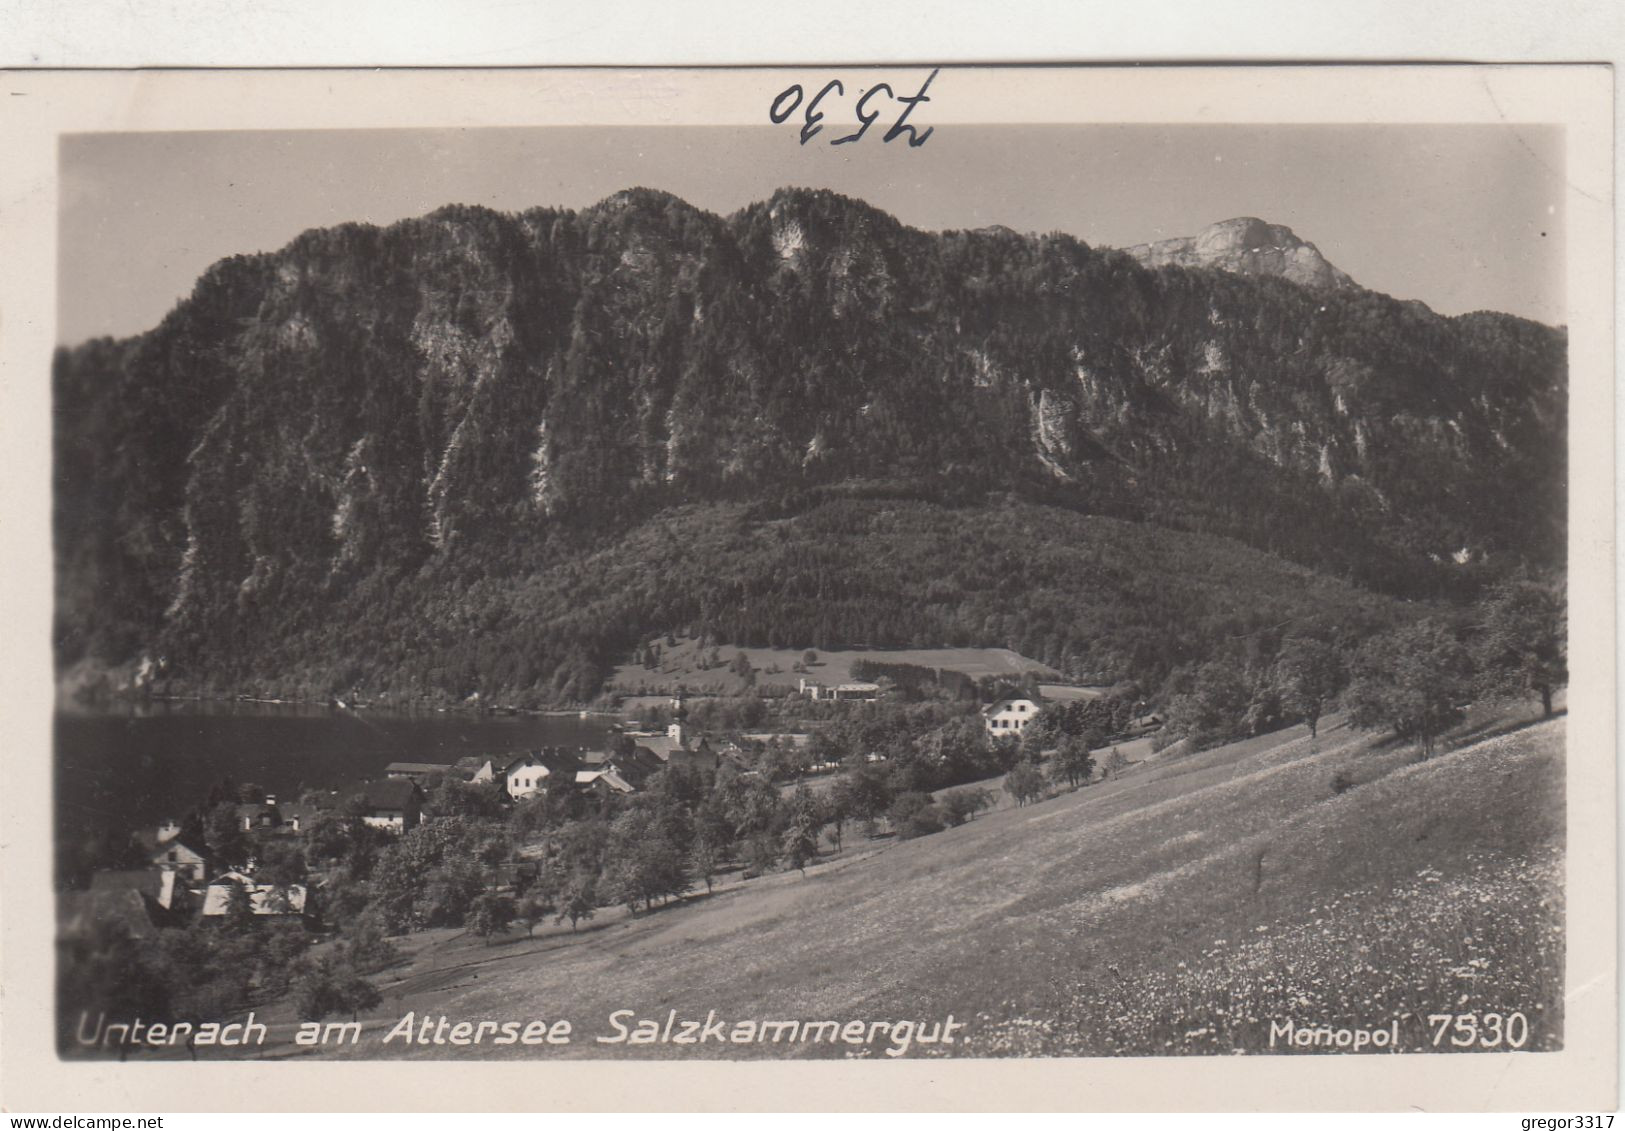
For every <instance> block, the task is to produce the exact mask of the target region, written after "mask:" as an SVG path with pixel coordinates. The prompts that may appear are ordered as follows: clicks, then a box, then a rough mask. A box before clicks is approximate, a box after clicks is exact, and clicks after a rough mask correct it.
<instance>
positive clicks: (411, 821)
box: [339, 778, 423, 833]
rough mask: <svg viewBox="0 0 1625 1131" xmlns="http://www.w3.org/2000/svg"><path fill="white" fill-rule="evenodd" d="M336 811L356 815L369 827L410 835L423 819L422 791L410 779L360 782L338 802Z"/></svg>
mask: <svg viewBox="0 0 1625 1131" xmlns="http://www.w3.org/2000/svg"><path fill="white" fill-rule="evenodd" d="M352 806H353V807H354V808H352ZM339 808H340V811H341V812H344V811H349V812H359V815H360V817H361V822H362V824H365V825H368V826H370V827H372V828H375V829H388V830H389V831H390V832H392V833H405V832H410V831H411V830H413V829H415V828H417V826H418V823H419V822H420V821H422V820H423V791H422V790H421V789H419V788H418V784H417V782H415V781H412V780H411V779H410V778H383V779H381V780H379V781H369V782H362V783H361V784H360V785H358V786H355V787H354V788H352V789H351V790H349V792H348V793H346V794H345V795H344V796H343V797H342V798H341V799H340V805H339Z"/></svg>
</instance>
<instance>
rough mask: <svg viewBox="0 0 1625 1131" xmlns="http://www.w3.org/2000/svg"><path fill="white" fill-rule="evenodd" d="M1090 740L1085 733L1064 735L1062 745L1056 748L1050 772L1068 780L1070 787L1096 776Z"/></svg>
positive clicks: (1063, 779)
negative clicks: (1090, 750)
mask: <svg viewBox="0 0 1625 1131" xmlns="http://www.w3.org/2000/svg"><path fill="white" fill-rule="evenodd" d="M1089 741H1090V740H1089V739H1088V738H1087V737H1086V736H1083V735H1076V734H1067V735H1063V736H1062V737H1061V744H1060V746H1058V747H1057V748H1056V750H1055V759H1054V761H1052V762H1051V763H1050V773H1052V774H1053V775H1054V776H1055V777H1056V778H1057V779H1058V780H1060V781H1064V782H1066V784H1067V786H1068V788H1070V789H1077V788H1078V786H1080V785H1086V784H1088V782H1089V779H1091V778H1092V777H1094V776H1095V759H1094V755H1093V754H1091V753H1090V752H1089Z"/></svg>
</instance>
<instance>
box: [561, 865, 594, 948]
mask: <svg viewBox="0 0 1625 1131" xmlns="http://www.w3.org/2000/svg"><path fill="white" fill-rule="evenodd" d="M597 906H598V876H597V875H596V874H595V873H588V872H583V871H578V872H574V873H572V874H571V876H570V878H569V880H568V882H567V883H566V884H565V887H564V892H563V894H562V895H561V896H560V897H559V912H558V918H557V919H556V920H555V921H556V922H559V923H562V922H564V921H565V920H566V919H568V920H570V931H571V933H574V931H575V929H576V924H577V923H579V922H580V921H581V920H583V919H591V918H592V916H593V910H594V909H595V908H596V907H597Z"/></svg>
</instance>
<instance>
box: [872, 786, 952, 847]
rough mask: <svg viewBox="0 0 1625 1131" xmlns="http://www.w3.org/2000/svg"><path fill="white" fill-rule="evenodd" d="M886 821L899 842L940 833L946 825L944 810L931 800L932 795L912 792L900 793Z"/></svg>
mask: <svg viewBox="0 0 1625 1131" xmlns="http://www.w3.org/2000/svg"><path fill="white" fill-rule="evenodd" d="M886 819H887V821H888V822H889V823H890V824H891V827H892V831H893V832H895V833H896V834H897V837H898V839H899V840H911V839H913V838H914V837H917V836H929V835H930V834H932V833H940V832H941V831H942V829H943V823H944V822H943V819H942V810H941V809H939V808H938V807H937V806H936V804H935V803H934V802H933V801H932V800H931V795H930V794H927V793H918V792H915V791H912V790H911V791H909V792H907V793H899V794H898V795H897V796H896V797H895V798H894V799H893V800H892V803H891V807H890V808H889V809H887V811H886Z"/></svg>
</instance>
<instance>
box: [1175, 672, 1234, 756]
mask: <svg viewBox="0 0 1625 1131" xmlns="http://www.w3.org/2000/svg"><path fill="white" fill-rule="evenodd" d="M1252 698H1253V695H1252V689H1251V688H1249V687H1248V686H1247V683H1246V681H1245V680H1243V679H1242V676H1241V673H1240V672H1239V671H1238V670H1237V666H1236V664H1235V663H1234V662H1229V661H1225V660H1211V661H1209V662H1208V663H1205V664H1203V665H1202V666H1201V668H1199V669H1198V670H1197V672H1196V677H1195V679H1194V680H1193V681H1192V683H1191V688H1190V690H1189V691H1188V692H1186V693H1185V694H1183V695H1176V696H1174V698H1173V699H1172V700H1171V701H1170V702H1169V704H1168V730H1169V732H1170V733H1172V734H1180V735H1184V736H1186V737H1188V738H1189V739H1190V740H1191V742H1192V744H1193V745H1195V746H1198V747H1200V746H1211V745H1214V744H1215V743H1219V742H1226V741H1228V740H1230V739H1231V738H1233V737H1235V736H1236V735H1237V734H1238V733H1240V732H1241V730H1242V729H1243V728H1244V726H1245V723H1246V719H1247V712H1248V707H1249V705H1250V704H1251V702H1252Z"/></svg>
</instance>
